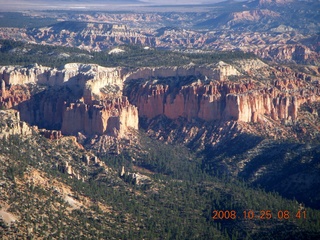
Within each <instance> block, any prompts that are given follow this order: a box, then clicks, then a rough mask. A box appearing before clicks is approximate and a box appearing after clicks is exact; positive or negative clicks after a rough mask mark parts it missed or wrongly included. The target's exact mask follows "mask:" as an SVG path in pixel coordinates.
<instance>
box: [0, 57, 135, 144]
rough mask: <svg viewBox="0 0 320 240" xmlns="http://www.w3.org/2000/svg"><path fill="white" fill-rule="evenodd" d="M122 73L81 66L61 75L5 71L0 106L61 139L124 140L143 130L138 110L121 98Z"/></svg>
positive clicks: (39, 68)
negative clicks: (130, 132) (128, 132)
mask: <svg viewBox="0 0 320 240" xmlns="http://www.w3.org/2000/svg"><path fill="white" fill-rule="evenodd" d="M122 71H124V70H123V69H117V68H105V67H101V66H98V65H89V64H77V63H73V64H67V65H65V66H64V68H62V69H60V70H58V69H50V68H47V67H42V66H38V65H34V66H32V67H29V68H22V67H10V66H9V67H2V68H1V69H0V77H2V78H3V81H2V82H1V92H0V104H1V106H2V107H4V108H16V109H17V110H19V112H20V114H21V118H22V119H23V120H24V121H26V122H28V123H30V124H32V125H37V126H39V127H41V128H46V129H51V130H61V132H62V134H67V135H70V134H77V133H78V132H82V133H85V134H86V135H93V134H100V135H101V134H108V135H111V136H115V137H121V136H123V135H124V133H125V131H126V130H127V128H129V127H132V128H135V129H137V128H138V112H137V108H136V107H134V106H132V105H130V103H129V102H128V100H127V98H125V97H122V92H121V90H122V86H123V79H122V78H123V73H122ZM39 84H40V85H42V86H44V87H43V88H42V89H39V88H38V86H39ZM46 134H47V133H46ZM47 135H48V134H47ZM49 135H50V136H51V134H49ZM57 136H58V135H57ZM53 137H54V136H53ZM58 137H59V136H58ZM54 138H55V137H54Z"/></svg>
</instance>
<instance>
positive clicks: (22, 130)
mask: <svg viewBox="0 0 320 240" xmlns="http://www.w3.org/2000/svg"><path fill="white" fill-rule="evenodd" d="M14 134H19V135H30V134H32V128H31V127H30V126H28V124H26V123H25V122H22V121H20V114H19V112H18V111H15V110H0V137H1V138H3V137H6V138H7V137H8V136H9V135H14Z"/></svg>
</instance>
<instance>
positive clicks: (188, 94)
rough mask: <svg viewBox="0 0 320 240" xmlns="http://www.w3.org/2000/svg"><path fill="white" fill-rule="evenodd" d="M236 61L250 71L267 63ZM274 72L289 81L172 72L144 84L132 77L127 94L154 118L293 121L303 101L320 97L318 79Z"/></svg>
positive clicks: (145, 112) (142, 112)
mask: <svg viewBox="0 0 320 240" xmlns="http://www.w3.org/2000/svg"><path fill="white" fill-rule="evenodd" d="M237 64H238V65H242V66H241V71H245V72H246V73H247V74H251V72H253V71H255V70H257V69H259V68H265V67H266V64H264V63H262V62H259V61H256V62H251V63H250V62H241V61H240V62H238V63H237ZM268 71H271V70H270V69H269V70H268ZM272 71H273V72H272V74H274V76H275V77H276V76H277V74H280V75H281V74H282V72H281V71H284V72H285V73H286V77H288V78H289V79H290V80H289V79H285V80H282V79H281V78H280V76H279V78H277V80H274V81H271V82H266V83H265V84H263V83H262V82H259V81H253V80H251V79H246V80H239V81H237V82H231V81H218V80H215V79H210V80H209V78H208V77H207V76H201V75H198V76H186V77H180V78H178V77H176V76H175V75H173V77H171V78H170V77H167V78H158V79H156V78H152V79H150V80H144V81H140V84H137V83H135V82H134V81H131V83H128V84H129V86H130V87H128V88H132V89H131V90H130V91H129V92H128V95H129V100H130V101H131V102H132V103H134V104H135V105H137V107H138V109H139V115H140V116H143V117H147V118H148V119H151V118H154V117H156V116H159V115H165V116H166V117H167V118H169V119H178V118H179V117H184V118H186V119H188V120H189V121H191V120H192V119H194V118H200V119H203V120H205V121H212V120H225V121H228V120H236V121H242V122H258V121H261V119H263V118H264V117H266V116H267V117H270V118H272V119H273V120H285V121H294V120H296V118H297V114H298V108H299V106H300V105H301V104H303V103H305V102H313V101H316V100H318V99H319V86H318V85H317V84H316V82H314V83H313V84H309V83H308V82H307V81H305V80H306V79H309V78H308V77H306V76H304V74H302V73H301V74H297V73H294V72H290V71H291V70H288V69H287V70H285V69H280V73H279V72H278V71H276V70H272ZM261 72H263V70H261ZM269 74H270V73H269ZM211 76H212V75H211ZM281 77H283V76H281ZM309 80H310V79H309ZM130 93H131V94H130Z"/></svg>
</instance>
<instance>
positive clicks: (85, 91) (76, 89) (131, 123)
mask: <svg viewBox="0 0 320 240" xmlns="http://www.w3.org/2000/svg"><path fill="white" fill-rule="evenodd" d="M0 70H1V71H0V78H2V79H3V80H2V83H1V92H0V96H1V98H0V99H1V101H0V102H1V106H2V107H3V108H8V109H10V108H13V109H16V110H18V111H19V112H20V116H21V119H22V120H23V121H26V122H28V123H29V124H31V125H36V126H38V127H39V128H45V129H48V130H57V131H61V133H62V134H64V135H75V136H76V135H77V134H78V133H81V134H84V135H87V136H94V135H100V136H101V135H104V134H106V135H108V136H114V137H120V138H121V137H123V136H124V135H125V132H127V129H129V128H132V129H138V126H139V117H140V118H147V119H149V120H151V119H153V118H155V117H158V116H165V117H167V118H169V119H172V120H174V119H179V118H184V119H186V120H187V121H189V122H192V121H194V119H200V120H204V121H206V122H210V121H226V122H228V121H240V122H244V123H256V122H260V123H261V122H263V121H264V120H265V119H266V118H270V119H272V120H274V121H280V122H284V123H292V122H295V121H296V120H297V117H298V109H299V107H300V106H301V105H302V104H304V103H312V102H316V101H318V100H319V94H320V93H319V83H318V81H319V73H316V74H314V72H313V74H306V73H303V72H297V71H296V70H293V69H290V68H288V67H283V68H281V67H274V66H271V65H268V64H266V63H264V62H262V61H261V60H258V59H249V60H236V61H234V62H233V63H231V64H227V63H225V62H222V61H219V62H217V63H213V64H209V65H194V64H189V65H184V66H176V67H143V68H136V69H128V68H125V67H117V68H106V67H101V66H99V65H95V64H79V63H70V64H66V65H65V66H64V67H63V68H61V69H56V68H49V67H44V66H41V65H38V64H35V65H33V66H30V67H27V68H26V67H13V66H7V67H2V68H1V69H0ZM314 71H317V70H316V69H314Z"/></svg>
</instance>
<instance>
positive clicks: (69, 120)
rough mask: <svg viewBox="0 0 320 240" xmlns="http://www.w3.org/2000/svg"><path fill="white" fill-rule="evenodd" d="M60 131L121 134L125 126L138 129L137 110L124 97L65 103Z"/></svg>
mask: <svg viewBox="0 0 320 240" xmlns="http://www.w3.org/2000/svg"><path fill="white" fill-rule="evenodd" d="M62 119H63V121H62V127H61V131H62V133H64V134H69V135H74V134H77V133H78V132H83V133H84V134H98V135H103V134H107V135H110V136H119V137H121V136H123V135H124V133H125V132H126V130H127V128H129V127H131V128H134V129H138V110H137V108H136V107H134V106H132V105H130V103H129V102H128V100H127V98H126V97H122V98H116V99H112V100H107V101H103V102H100V103H99V102H95V103H94V104H92V105H90V104H85V103H71V104H68V105H65V109H64V111H63V117H62Z"/></svg>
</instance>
